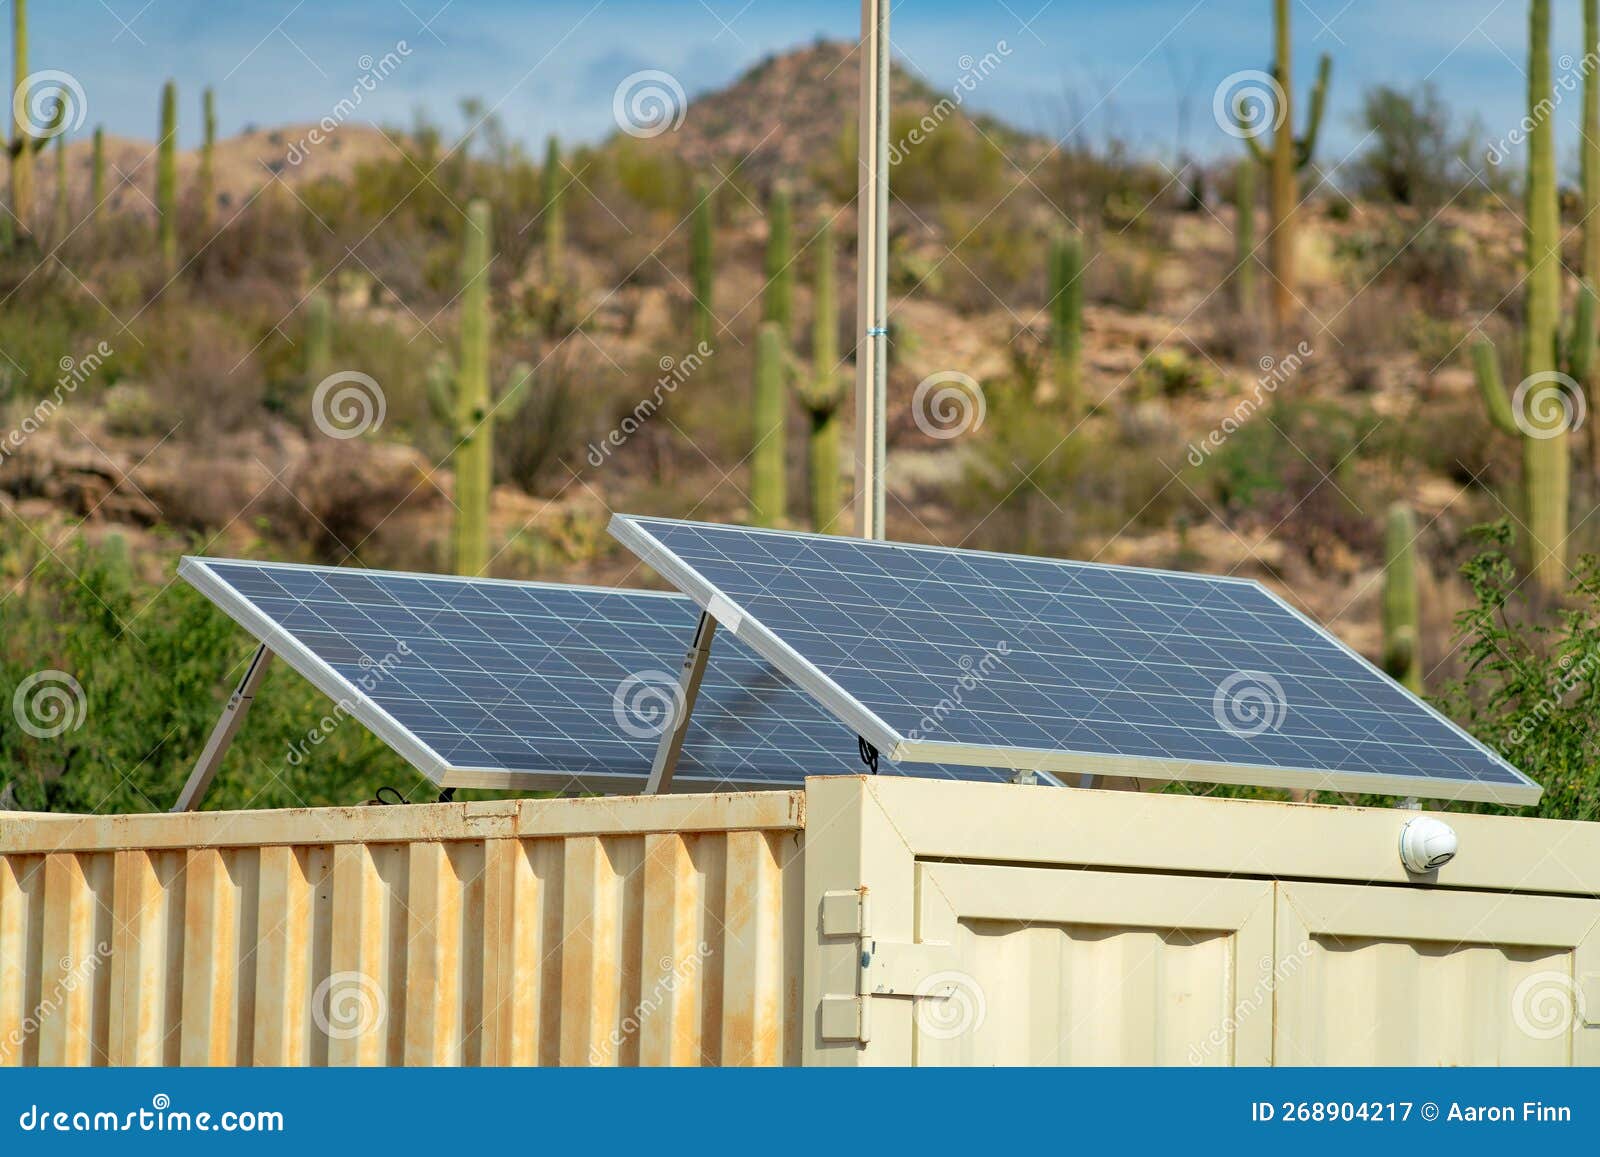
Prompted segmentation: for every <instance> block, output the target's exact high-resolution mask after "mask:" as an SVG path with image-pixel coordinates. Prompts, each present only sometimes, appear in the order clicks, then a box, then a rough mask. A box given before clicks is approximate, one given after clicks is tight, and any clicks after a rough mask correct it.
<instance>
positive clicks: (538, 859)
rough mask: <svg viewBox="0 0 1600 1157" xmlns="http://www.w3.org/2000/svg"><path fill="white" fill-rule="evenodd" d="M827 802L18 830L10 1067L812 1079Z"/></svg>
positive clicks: (8, 884) (469, 809) (761, 798)
mask: <svg viewBox="0 0 1600 1157" xmlns="http://www.w3.org/2000/svg"><path fill="white" fill-rule="evenodd" d="M803 802H804V794H803V793H800V792H794V793H788V792H774V793H762V794H749V795H738V796H725V795H706V796H682V797H672V798H666V799H642V800H641V799H594V800H555V801H526V802H522V803H503V804H442V805H427V806H418V807H393V808H353V809H338V810H324V811H297V812H259V813H202V814H194V815H186V816H185V815H180V816H127V817H111V818H100V817H85V818H81V819H62V818H48V819H47V818H44V817H24V816H17V815H10V816H6V817H4V818H3V819H0V853H3V854H0V1064H8V1065H33V1064H45V1065H63V1064H65V1065H73V1064H92V1065H106V1064H110V1065H173V1064H184V1065H326V1064H415V1065H475V1064H558V1063H559V1064H569V1065H570V1064H601V1065H608V1064H622V1065H634V1064H691V1065H692V1064H723V1065H773V1064H785V1063H789V1064H792V1063H798V1061H799V1059H800V1041H799V1040H798V1039H797V1037H796V1035H795V1033H794V1032H793V1026H794V1025H795V1024H796V1023H798V1016H797V1013H798V1008H799V1001H800V971H801V945H800V942H799V927H800V925H799V921H798V920H797V919H795V918H793V916H794V915H795V914H796V913H795V909H796V908H797V906H798V904H799V902H800V896H801V887H802V884H801V877H800V871H801V866H800V836H801V827H802V822H803V815H802V810H801V809H802V807H803Z"/></svg>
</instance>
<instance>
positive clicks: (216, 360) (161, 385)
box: [138, 301, 266, 438]
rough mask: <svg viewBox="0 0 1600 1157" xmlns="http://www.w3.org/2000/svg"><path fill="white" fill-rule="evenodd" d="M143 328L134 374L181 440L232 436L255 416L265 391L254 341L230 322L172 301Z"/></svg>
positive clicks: (164, 305) (235, 323)
mask: <svg viewBox="0 0 1600 1157" xmlns="http://www.w3.org/2000/svg"><path fill="white" fill-rule="evenodd" d="M146 324H147V328H146V330H145V332H144V333H143V334H142V335H141V337H142V339H143V342H144V345H143V346H142V347H141V349H140V351H139V355H138V356H139V357H140V359H141V360H140V364H139V365H138V372H139V373H140V376H141V377H143V378H144V379H145V380H146V381H147V382H148V383H149V388H150V393H151V396H152V399H153V400H154V402H155V404H156V405H157V406H158V407H160V409H162V410H163V411H165V412H166V413H168V414H170V415H172V416H173V425H176V424H177V423H178V422H179V421H181V422H182V434H183V435H184V436H186V437H192V438H198V437H205V436H208V435H213V434H216V433H219V432H222V431H227V430H236V429H238V428H239V427H240V426H243V425H246V424H248V422H249V421H250V420H251V418H252V417H253V416H254V415H256V414H257V413H259V411H260V409H261V405H262V402H263V400H264V398H265V396H266V391H265V388H264V384H263V381H262V375H261V370H260V366H259V364H258V363H257V362H256V360H255V351H254V349H253V346H254V345H255V339H254V337H253V336H252V335H250V334H247V333H244V332H242V331H241V329H240V327H239V324H238V322H237V321H236V320H235V319H233V318H229V317H225V316H223V315H220V314H214V313H210V312H208V311H204V310H201V309H198V308H193V307H188V306H183V305H180V304H179V303H177V302H176V301H171V302H164V303H163V304H162V305H160V306H158V307H157V308H156V309H154V310H152V311H151V312H150V313H149V314H147V315H146Z"/></svg>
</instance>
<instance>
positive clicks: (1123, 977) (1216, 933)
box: [913, 863, 1273, 1065]
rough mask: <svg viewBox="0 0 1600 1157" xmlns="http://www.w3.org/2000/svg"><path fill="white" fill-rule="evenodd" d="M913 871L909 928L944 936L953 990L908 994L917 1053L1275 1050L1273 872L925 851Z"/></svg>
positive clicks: (1092, 1061) (1059, 1057) (1263, 1060)
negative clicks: (1228, 875)
mask: <svg viewBox="0 0 1600 1157" xmlns="http://www.w3.org/2000/svg"><path fill="white" fill-rule="evenodd" d="M917 882H918V900H917V903H918V917H919V919H918V936H917V939H918V940H920V941H924V942H930V941H931V942H943V943H946V944H948V945H950V948H949V950H948V951H946V952H944V953H943V954H942V955H943V956H944V958H945V959H946V960H947V961H948V962H949V964H950V971H949V972H948V973H946V974H945V975H944V976H943V977H941V978H940V979H941V980H944V981H954V984H955V991H954V995H952V996H949V997H944V998H919V999H918V1000H917V1007H916V1015H915V1017H914V1020H915V1027H914V1029H913V1034H914V1053H913V1056H914V1058H915V1063H916V1064H922V1065H957V1064H958V1065H1182V1064H1206V1065H1228V1064H1252V1065H1260V1064H1268V1063H1270V1061H1271V1046H1272V988H1271V976H1272V959H1271V957H1272V944H1273V939H1272V904H1273V892H1272V885H1271V884H1270V883H1266V882H1258V881H1250V880H1221V879H1209V878H1201V877H1190V876H1149V875H1134V874H1131V873H1123V872H1091V871H1080V870H1073V869H1065V868H1022V867H998V866H990V865H978V864H933V863H924V864H919V865H918V876H917ZM930 980H931V978H930Z"/></svg>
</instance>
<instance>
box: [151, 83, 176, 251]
mask: <svg viewBox="0 0 1600 1157" xmlns="http://www.w3.org/2000/svg"><path fill="white" fill-rule="evenodd" d="M158 147H159V154H158V156H157V159H156V238H157V241H158V242H159V244H160V246H161V266H162V269H163V270H164V271H165V273H166V275H167V276H168V277H169V278H170V277H172V276H173V275H174V274H176V273H177V271H178V85H177V83H176V82H175V81H171V80H169V81H167V83H166V84H164V85H162V86H161V138H160V143H159V146H158Z"/></svg>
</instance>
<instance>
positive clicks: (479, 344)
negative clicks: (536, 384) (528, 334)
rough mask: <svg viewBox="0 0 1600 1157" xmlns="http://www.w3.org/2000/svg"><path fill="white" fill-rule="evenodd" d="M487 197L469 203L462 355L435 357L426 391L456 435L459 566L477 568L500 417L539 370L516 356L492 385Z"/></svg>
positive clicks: (484, 558)
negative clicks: (507, 379) (453, 359)
mask: <svg viewBox="0 0 1600 1157" xmlns="http://www.w3.org/2000/svg"><path fill="white" fill-rule="evenodd" d="M490 226H491V218H490V213H489V203H488V202H487V201H482V200H477V201H473V202H471V203H470V204H469V205H468V206H467V228H466V236H465V237H464V239H463V243H462V254H461V277H462V282H463V285H462V291H461V355H460V361H459V362H458V363H457V364H456V365H455V366H454V367H452V366H451V365H450V364H449V362H448V361H440V362H437V363H435V364H434V366H433V367H432V368H431V370H430V372H429V375H428V397H429V400H430V401H431V402H432V403H433V410H434V414H435V415H436V416H437V417H438V419H439V421H440V422H442V423H443V424H444V425H445V426H446V427H447V428H448V429H449V430H450V433H451V436H452V438H453V440H454V449H453V451H452V458H453V461H454V463H455V476H456V492H455V505H456V519H455V531H454V535H453V541H452V553H453V555H454V558H453V562H454V565H455V568H456V573H457V574H461V575H479V574H482V573H483V572H484V571H485V570H487V569H488V566H489V503H490V498H491V496H492V494H493V489H494V424H495V421H496V420H497V419H498V418H502V417H507V416H509V415H511V414H514V413H515V412H516V411H517V410H518V409H519V408H520V406H521V404H522V401H523V399H524V396H525V391H526V389H527V386H528V382H529V380H530V379H531V378H532V377H533V370H532V368H531V367H528V366H526V365H522V364H518V365H517V366H516V367H515V368H514V369H513V370H512V377H511V384H510V385H509V386H508V387H507V389H506V390H505V392H504V393H503V394H502V395H501V397H500V399H499V400H498V401H496V400H495V399H494V397H493V395H492V393H491V392H490V388H489V351H490V347H491V338H492V334H491V326H490V314H489V264H490V259H489V239H490V236H491V229H490Z"/></svg>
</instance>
